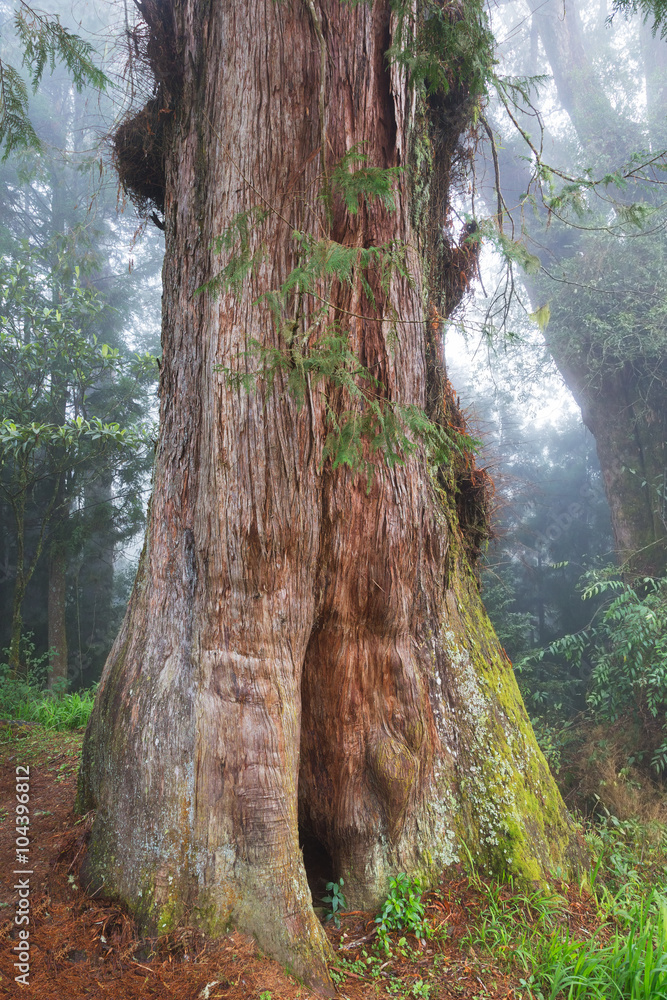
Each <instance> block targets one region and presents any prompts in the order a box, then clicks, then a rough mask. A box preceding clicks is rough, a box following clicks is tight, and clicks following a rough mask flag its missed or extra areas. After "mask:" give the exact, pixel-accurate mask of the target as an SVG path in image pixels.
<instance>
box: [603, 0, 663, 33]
mask: <svg viewBox="0 0 667 1000" xmlns="http://www.w3.org/2000/svg"><path fill="white" fill-rule="evenodd" d="M620 11H621V12H623V14H625V16H626V17H630V16H631V15H632V14H637V13H641V15H642V18H643V20H644V21H648V20H649V19H651V20H652V21H653V34H654V35H655V34H657V31H658V28H660V37H661V38H665V37H666V36H667V0H614V2H613V6H612V12H611V14H610V16H609V18H608V20H609V21H611V20H612V18H613V17H614V15H615V14H618V13H619V12H620Z"/></svg>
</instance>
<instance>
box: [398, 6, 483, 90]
mask: <svg viewBox="0 0 667 1000" xmlns="http://www.w3.org/2000/svg"><path fill="white" fill-rule="evenodd" d="M392 6H393V8H394V12H395V15H396V30H395V31H394V33H393V44H392V46H391V48H390V49H389V51H388V52H387V57H388V58H389V59H390V60H393V61H394V62H396V63H398V64H399V65H402V66H405V67H406V68H407V70H408V72H409V74H410V82H411V84H412V85H413V86H414V87H419V88H425V89H426V90H427V91H428V92H429V93H431V94H435V93H438V92H439V93H441V94H447V93H449V91H450V89H451V88H452V87H454V86H456V85H457V84H461V85H463V86H465V88H466V90H467V91H468V93H469V94H470V96H471V98H473V99H474V98H475V97H478V96H480V95H481V94H484V93H485V92H486V88H487V84H488V82H489V79H490V77H491V75H492V67H493V65H494V57H493V52H494V48H495V43H494V39H493V35H492V33H491V31H490V28H489V24H488V19H487V15H486V11H485V9H484V6H483V5H482V4H481V3H479V2H474V0H473V2H469V3H465V4H463V5H461V6H460V7H458V8H457V9H456V12H455V13H453V12H452V8H449V7H446V6H443V5H442V4H441V3H439V2H438V0H424V2H422V3H420V5H419V13H418V17H417V20H416V24H415V20H414V14H413V7H412V4H409V3H406V2H405V0H393V2H392Z"/></svg>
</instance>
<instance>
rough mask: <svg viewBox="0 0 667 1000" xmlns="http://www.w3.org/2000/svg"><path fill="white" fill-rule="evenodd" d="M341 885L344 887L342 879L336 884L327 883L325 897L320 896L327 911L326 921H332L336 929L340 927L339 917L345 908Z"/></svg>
mask: <svg viewBox="0 0 667 1000" xmlns="http://www.w3.org/2000/svg"><path fill="white" fill-rule="evenodd" d="M342 885H345V882H344V881H343V879H342V878H340V879H339V880H338V881H337V882H327V886H326V888H327V895H326V896H322V902H323V903H326V904H327V906H328V909H329V912H328V913H327V920H333V922H334V924H335V926H336V927H340V915H341V913H342V912H343V910H344V909H345V907H346V906H347V903H346V902H345V896H344V894H343V891H342V889H341V886H342Z"/></svg>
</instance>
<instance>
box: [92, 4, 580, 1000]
mask: <svg viewBox="0 0 667 1000" xmlns="http://www.w3.org/2000/svg"><path fill="white" fill-rule="evenodd" d="M144 6H146V5H144ZM313 12H314V14H315V17H317V16H319V17H320V18H321V25H322V34H323V37H324V40H325V43H326V47H327V48H326V67H327V78H326V81H325V82H326V132H327V137H326V142H327V159H328V161H329V163H332V162H334V161H335V160H336V159H337V158H339V157H340V156H342V154H343V153H344V152H345V151H346V150H348V149H349V148H350V147H351V146H352V145H354V144H355V143H358V142H361V141H365V142H366V143H367V146H366V151H367V152H368V153H369V154H370V156H371V161H372V163H373V164H374V165H378V166H382V167H388V166H395V165H400V166H403V167H405V168H406V173H405V175H404V176H403V177H402V178H401V181H400V183H399V185H398V190H397V207H396V212H395V213H388V212H387V211H386V210H384V209H383V208H381V207H379V206H377V205H375V206H373V207H372V208H364V209H362V210H361V211H360V212H359V214H358V215H356V216H350V215H349V214H348V213H346V212H345V211H344V209H343V206H342V204H341V203H339V202H338V201H335V202H334V205H333V224H332V237H333V239H335V240H338V241H340V242H341V243H344V244H346V245H348V246H350V245H351V246H368V245H371V244H379V243H382V242H383V241H386V240H390V239H399V240H403V241H405V243H406V244H408V246H411V247H414V246H416V245H417V233H416V232H415V230H414V228H413V217H412V205H411V181H410V174H409V170H408V168H409V166H410V158H409V149H410V142H411V127H412V125H413V123H414V122H413V118H412V117H411V116H412V114H413V110H414V109H413V102H414V96H413V94H412V92H411V90H410V88H409V86H408V83H407V80H406V77H405V74H404V73H403V72H402V71H401V70H399V69H398V68H397V67H394V68H392V69H391V70H390V69H389V67H388V65H387V62H386V59H385V52H386V50H387V48H388V47H389V44H390V42H391V21H390V14H389V5H388V3H386V2H379V0H378V2H376V3H374V4H373V5H372V8H371V7H369V5H366V4H362V5H359V6H356V7H350V6H347V5H344V4H341V3H339V0H328V2H326V3H322V4H321V5H319V4H315V6H314V7H313V8H311V6H310V5H309V4H307V3H299V2H297V0H292V2H287V3H283V4H274V3H268V4H262V3H259V2H257V0H247V2H245V3H231V2H224V3H220V4H216V5H213V6H212V7H209V6H207V5H205V4H203V3H200V2H199V0H189V2H185V3H182V4H178V5H176V6H175V8H174V21H175V34H176V51H178V52H179V60H180V63H179V65H180V69H181V73H182V86H181V89H180V91H179V93H178V97H177V100H176V101H175V106H174V126H173V139H172V144H171V146H170V147H169V149H168V150H167V154H166V190H165V219H166V246H167V252H166V260H165V270H164V290H165V293H164V300H163V302H164V305H163V309H164V313H163V362H162V380H161V432H160V443H159V447H158V451H157V456H156V471H155V488H154V494H153V500H152V504H151V510H150V518H149V528H148V534H147V541H146V547H145V550H144V554H143V556H142V560H141V567H140V571H139V576H138V579H137V583H136V585H135V589H134V592H133V595H132V598H131V601H130V605H129V608H128V613H127V616H126V619H125V622H124V625H123V628H122V630H121V633H120V635H119V637H118V639H117V640H116V643H115V645H114V648H113V650H112V652H111V654H110V657H109V660H108V662H107V665H106V667H105V671H104V675H103V678H102V682H101V685H100V691H99V695H98V699H97V703H96V708H95V711H94V713H93V716H92V718H91V723H90V726H89V729H88V732H87V736H86V742H85V747H84V761H83V766H82V773H81V784H80V806H81V807H82V808H84V807H88V808H90V807H94V808H96V809H97V817H96V821H95V826H94V828H93V832H92V838H91V844H90V848H89V852H88V856H87V859H86V863H85V866H84V874H85V878H86V884H87V885H88V886H89V887H90V889H91V890H100V891H104V892H105V893H107V894H111V895H115V896H117V897H119V898H121V899H123V900H124V901H125V902H126V903H127V904H128V905H129V906H130V908H131V909H132V910H133V912H134V913H135V914H136V915H137V916H138V918H139V919H140V921H141V922H142V923H143V924H145V925H146V926H152V927H155V926H156V925H157V926H158V928H160V929H164V928H167V927H169V926H170V925H171V924H172V923H174V922H175V921H181V922H182V921H189V922H193V923H197V924H199V925H201V926H204V927H206V928H207V929H209V930H210V931H212V932H215V931H216V930H221V929H224V927H226V926H227V924H228V923H229V922H233V923H235V924H236V925H238V926H240V927H241V928H243V929H245V930H249V931H251V932H253V933H255V934H256V936H257V937H258V939H259V941H260V944H261V945H262V947H263V948H264V949H265V950H267V951H268V952H270V953H271V954H273V955H276V956H277V957H279V958H281V959H282V960H283V961H288V962H289V963H290V964H291V967H292V968H293V969H294V970H295V971H296V972H297V973H298V974H299V975H302V976H304V977H306V978H307V980H308V981H309V982H310V983H312V984H314V985H315V986H317V987H319V988H320V989H322V990H323V991H327V990H330V984H329V980H328V975H327V973H326V969H325V964H324V962H325V959H326V957H327V946H326V943H325V939H324V936H323V934H322V931H321V928H320V925H319V923H318V922H317V920H316V918H315V916H314V913H313V909H312V906H311V899H310V892H309V889H308V884H307V880H306V874H305V870H304V864H303V858H302V854H301V850H300V847H299V837H300V835H301V836H302V837H311V838H314V839H316V840H317V841H319V842H320V844H322V845H323V846H324V847H325V848H326V849H327V850H328V852H329V854H330V856H331V859H332V871H331V876H332V877H337V876H344V878H345V888H346V891H348V889H349V893H348V902H349V903H351V904H357V903H365V904H368V905H372V904H376V903H378V902H379V900H380V899H381V897H382V894H383V892H384V890H385V888H386V885H387V879H388V877H389V875H390V874H391V873H392V872H396V871H398V870H404V871H409V872H411V873H415V872H419V873H421V874H422V875H424V876H426V877H433V876H434V875H435V874H436V873H437V871H438V870H439V869H440V868H441V867H442V866H443V865H444V864H446V863H447V862H448V861H451V860H452V859H453V857H454V856H455V851H456V844H457V842H459V843H460V842H465V843H468V844H470V845H471V847H472V848H473V850H476V851H478V852H480V853H481V854H482V855H484V856H486V857H487V860H489V861H491V862H492V863H495V864H509V865H510V867H512V868H514V869H515V870H517V871H520V872H522V873H523V874H524V875H526V874H528V875H530V876H532V877H540V875H541V873H542V872H543V871H544V869H545V867H546V866H548V865H549V864H550V862H551V861H552V860H555V859H556V858H558V857H562V856H564V853H566V852H567V849H568V848H567V844H568V840H569V836H570V834H569V827H568V823H567V819H566V814H565V811H564V808H563V805H562V802H561V801H560V798H559V796H558V794H557V792H556V790H555V786H554V785H553V782H552V781H551V778H550V776H549V774H548V769H547V767H546V765H545V763H544V761H543V759H542V757H541V755H540V754H539V751H538V750H537V747H536V745H535V743H534V739H533V737H532V733H531V731H530V727H529V726H528V723H527V718H526V715H525V712H524V710H523V706H522V705H521V703H520V698H519V696H518V692H517V690H516V686H515V684H514V679H513V675H512V671H511V667H510V666H509V664H507V663H505V662H504V661H503V660H502V657H501V654H500V650H499V648H498V645H497V642H496V640H495V637H494V636H493V633H492V631H491V630H490V626H489V625H488V622H487V620H486V618H485V616H484V614H483V611H482V609H481V605H480V603H479V595H478V590H477V586H476V584H475V581H474V579H473V578H472V574H471V572H470V568H469V565H468V563H467V559H466V555H465V542H464V539H463V537H462V535H461V533H460V530H459V528H458V525H457V522H456V518H455V515H454V513H453V509H454V508H453V507H452V504H453V502H454V492H455V482H454V473H453V472H452V471H451V470H450V471H449V472H447V473H446V475H447V476H448V477H449V478H448V479H447V482H448V488H449V494H447V493H445V491H443V489H442V488H441V487H440V486H438V484H437V482H436V479H435V477H434V476H432V475H431V473H430V472H429V470H428V468H427V465H426V462H425V459H424V456H423V454H418V455H417V456H415V457H413V458H412V459H411V460H410V461H409V462H408V463H407V464H406V465H405V466H402V467H400V466H399V467H396V468H394V469H393V470H391V471H390V470H388V469H387V468H378V469H377V470H376V473H375V475H374V477H373V478H372V480H371V484H370V490H369V491H368V490H367V479H366V477H365V476H361V475H354V474H352V473H351V472H350V471H349V470H346V469H342V470H338V471H336V472H333V471H332V470H331V468H330V465H329V464H325V465H324V466H323V467H321V457H322V447H323V442H324V438H325V420H326V417H325V410H324V401H323V398H322V395H321V393H320V392H319V391H318V392H314V391H311V390H309V391H308V392H307V394H306V399H305V402H304V405H303V406H301V407H299V406H297V404H296V403H295V401H294V400H293V399H292V398H291V397H290V396H289V395H288V394H286V393H285V392H284V391H283V386H282V385H280V384H278V383H276V384H275V385H274V387H273V389H272V390H269V389H267V386H266V384H265V383H262V382H261V381H260V382H259V383H258V385H257V387H256V389H253V390H251V391H250V392H247V391H246V390H245V389H234V388H231V387H230V385H229V383H228V381H227V379H226V377H225V375H224V374H223V373H222V372H220V371H217V370H216V367H215V366H218V365H223V366H225V365H226V366H230V367H232V368H234V367H237V366H239V365H241V366H243V365H244V364H246V363H247V364H250V363H251V362H249V361H246V359H245V357H244V352H245V351H246V350H247V348H248V345H249V342H250V340H251V338H257V339H259V340H260V341H261V342H262V343H263V344H265V345H275V346H280V347H284V344H283V343H282V341H281V340H280V338H279V334H278V333H277V332H276V329H275V325H274V323H273V321H272V318H271V314H270V311H269V309H268V308H267V307H266V306H265V305H264V304H262V303H261V302H258V298H259V296H260V295H261V294H262V293H264V292H266V291H268V290H271V289H275V288H277V287H279V285H280V284H281V282H282V281H284V279H285V278H286V276H287V275H288V273H289V272H290V270H291V269H292V268H293V266H294V264H295V260H296V258H295V249H294V243H292V242H290V234H291V231H292V230H293V229H295V228H296V229H300V230H303V231H306V232H311V233H313V234H314V235H316V236H320V235H322V234H323V233H325V232H326V225H327V223H326V218H325V211H324V208H323V205H322V201H321V200H320V199H318V192H319V191H320V189H321V186H322V180H323V179H322V177H321V176H320V142H321V128H320V121H319V112H318V108H319V103H320V82H321V80H320V72H319V67H320V57H321V49H320V45H319V40H318V32H317V30H316V24H315V17H314V16H313ZM149 14H150V11H149ZM252 205H260V206H263V207H265V208H270V209H271V210H272V214H271V215H270V216H269V218H268V219H267V220H266V221H265V223H264V224H263V226H262V229H261V232H258V233H257V235H256V237H254V238H255V239H256V240H258V241H259V239H262V240H263V241H264V242H265V244H266V248H267V253H266V255H265V258H264V262H263V264H262V265H261V267H260V268H259V270H258V272H257V273H256V274H254V275H253V276H251V277H250V278H248V279H247V281H246V285H245V286H244V288H243V291H242V293H241V294H238V295H236V294H231V293H226V294H223V295H222V296H220V297H214V296H212V295H209V294H200V295H196V294H195V292H196V290H197V289H198V288H199V287H200V286H201V285H202V284H203V283H204V282H206V281H207V280H209V279H210V278H211V276H212V274H214V273H215V271H216V270H217V268H218V266H219V262H218V261H217V259H216V257H215V255H214V254H213V252H212V250H211V240H212V238H213V237H215V236H216V235H217V234H219V233H220V232H222V230H223V229H224V228H225V226H227V225H229V222H230V220H231V219H232V217H233V216H234V215H235V213H237V212H241V211H245V210H247V209H248V208H249V207H251V206H252ZM411 269H412V272H413V279H414V280H413V283H412V284H410V283H409V282H408V281H407V280H405V279H400V280H399V279H395V280H393V282H392V285H391V288H390V290H389V292H388V293H387V294H386V295H385V293H383V292H382V291H381V290H380V288H379V287H378V285H377V281H376V278H375V277H374V276H373V275H370V279H369V280H371V282H373V283H374V284H375V286H376V287H375V292H376V301H377V306H376V307H374V306H373V304H372V303H371V302H369V301H368V299H367V298H366V297H365V296H364V295H363V294H362V293H361V291H360V290H359V288H358V287H353V288H349V287H346V286H344V287H340V288H337V289H335V291H334V296H335V301H334V305H333V307H332V308H331V311H330V315H329V319H330V321H334V320H336V321H338V322H339V323H345V325H346V328H347V329H348V330H349V334H350V342H351V346H352V348H353V349H354V350H355V352H356V353H357V354H358V356H359V357H360V358H361V360H362V362H363V363H364V364H365V365H366V366H367V367H368V368H369V369H370V370H371V372H372V373H373V375H375V376H376V377H377V378H379V379H380V380H381V381H382V383H383V385H384V387H385V388H384V392H385V393H386V395H387V397H388V398H389V399H391V400H397V401H401V402H403V403H414V404H417V405H419V406H422V407H424V406H426V405H427V364H426V356H427V348H426V328H425V324H424V323H423V303H422V292H423V287H422V279H421V274H420V266H419V262H418V260H417V258H416V256H415V255H414V254H413V259H412V261H411ZM322 290H323V289H322ZM319 306H320V300H318V299H317V298H315V297H314V296H305V297H304V298H303V301H302V303H301V309H302V312H301V316H302V317H303V323H304V326H307V323H308V321H309V317H312V315H313V314H314V311H315V310H316V309H317V308H319ZM374 308H375V309H376V311H374ZM392 308H393V309H395V310H396V313H397V314H398V316H399V317H400V322H399V323H398V327H397V329H398V333H397V335H396V336H394V335H392V332H391V324H390V323H389V322H388V321H383V320H381V319H376V318H375V317H376V316H377V315H380V311H382V313H381V314H382V315H385V316H388V315H389V314H390V311H391V309H392ZM330 402H331V405H332V406H333V407H338V408H340V409H344V408H345V407H346V406H349V405H350V402H349V400H347V401H346V400H345V399H344V398H343V395H342V394H341V393H340V392H339V393H338V394H336V393H332V395H331V399H330ZM501 762H502V763H501ZM522 771H525V774H522V773H521V772H522Z"/></svg>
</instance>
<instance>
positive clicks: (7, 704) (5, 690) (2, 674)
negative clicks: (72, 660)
mask: <svg viewBox="0 0 667 1000" xmlns="http://www.w3.org/2000/svg"><path fill="white" fill-rule="evenodd" d="M9 652H10V651H9V650H8V649H6V650H5V651H4V654H5V658H4V660H3V661H2V662H0V719H19V720H24V721H26V722H35V723H37V724H38V725H40V726H43V727H44V728H45V729H56V730H64V729H80V728H81V727H82V726H85V725H86V723H87V722H88V717H89V715H90V713H91V712H92V710H93V703H94V700H95V689H94V688H92V689H90V690H87V691H82V692H74V693H66V692H65V691H64V690H63V686H62V685H61V687H60V688H54V690H51V691H47V690H45V685H46V682H47V677H48V669H49V668H48V662H49V654H48V653H44V654H43V655H42V656H37V655H36V653H35V646H34V643H33V642H32V637H31V636H23V637H22V640H21V651H20V652H21V664H22V665H21V672H20V675H19V676H13V675H12V671H11V668H10V664H9Z"/></svg>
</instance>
